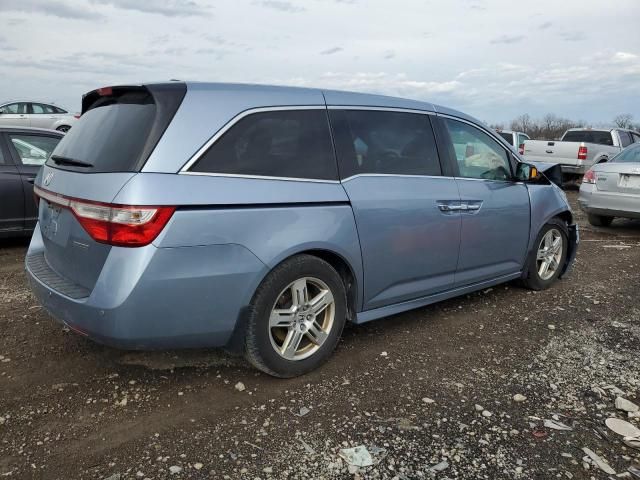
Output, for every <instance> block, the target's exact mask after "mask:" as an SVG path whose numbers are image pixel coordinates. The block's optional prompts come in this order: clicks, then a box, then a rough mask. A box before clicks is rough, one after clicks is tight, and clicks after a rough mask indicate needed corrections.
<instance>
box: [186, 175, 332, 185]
mask: <svg viewBox="0 0 640 480" xmlns="http://www.w3.org/2000/svg"><path fill="white" fill-rule="evenodd" d="M179 174H180V175H191V176H194V177H227V178H244V179H249V180H282V181H286V182H311V183H333V184H339V183H340V181H339V180H324V179H321V178H296V177H272V176H267V175H245V174H237V173H213V172H211V173H209V172H179Z"/></svg>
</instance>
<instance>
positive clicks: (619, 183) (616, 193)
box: [578, 143, 640, 227]
mask: <svg viewBox="0 0 640 480" xmlns="http://www.w3.org/2000/svg"><path fill="white" fill-rule="evenodd" d="M578 203H579V205H580V208H581V209H582V210H584V211H585V212H586V213H587V216H588V219H589V223H591V225H595V226H605V227H606V226H608V225H611V222H612V221H613V219H614V218H615V217H623V218H640V143H634V144H633V145H630V146H628V147H627V148H625V149H624V150H623V151H622V152H620V153H619V154H618V155H616V156H615V157H613V158H612V159H611V160H609V161H608V162H607V163H601V164H597V165H595V166H593V167H592V168H591V169H590V170H588V171H587V173H585V175H584V179H583V180H582V185H580V194H579V196H578Z"/></svg>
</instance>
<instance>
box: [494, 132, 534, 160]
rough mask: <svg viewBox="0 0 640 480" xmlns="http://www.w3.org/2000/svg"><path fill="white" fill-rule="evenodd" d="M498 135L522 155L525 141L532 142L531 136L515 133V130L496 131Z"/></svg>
mask: <svg viewBox="0 0 640 480" xmlns="http://www.w3.org/2000/svg"><path fill="white" fill-rule="evenodd" d="M496 132H497V133H498V135H500V136H501V137H502V138H504V139H505V140H506V141H507V143H509V145H512V146H513V148H515V149H516V150H518V153H520V155H522V154H523V153H524V141H525V140H530V138H529V135H527V134H526V133H524V132H514V131H513V130H503V129H501V128H498V129H496Z"/></svg>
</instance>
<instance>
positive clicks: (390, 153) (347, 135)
mask: <svg viewBox="0 0 640 480" xmlns="http://www.w3.org/2000/svg"><path fill="white" fill-rule="evenodd" d="M330 115H331V124H332V127H333V130H334V134H335V141H336V149H337V153H338V160H339V164H340V176H341V177H342V178H348V177H351V176H353V175H358V174H363V173H378V174H397V175H441V173H442V172H441V168H440V161H439V158H438V151H437V148H436V142H435V138H434V135H433V129H432V127H431V121H430V119H429V115H424V114H414V113H404V112H388V111H375V110H330Z"/></svg>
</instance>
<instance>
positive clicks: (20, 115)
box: [0, 100, 80, 133]
mask: <svg viewBox="0 0 640 480" xmlns="http://www.w3.org/2000/svg"><path fill="white" fill-rule="evenodd" d="M78 118H80V115H79V114H73V113H69V112H68V111H66V110H64V109H62V108H60V107H58V106H57V105H51V104H48V103H42V102H32V101H29V100H14V101H11V102H0V127H37V128H48V129H51V130H58V131H59V132H62V133H66V132H67V131H69V129H70V128H71V127H72V126H73V124H74V123H76V121H77V120H78Z"/></svg>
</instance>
